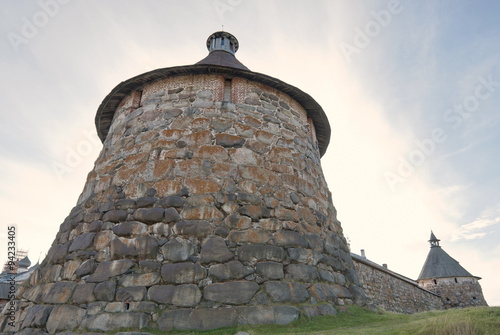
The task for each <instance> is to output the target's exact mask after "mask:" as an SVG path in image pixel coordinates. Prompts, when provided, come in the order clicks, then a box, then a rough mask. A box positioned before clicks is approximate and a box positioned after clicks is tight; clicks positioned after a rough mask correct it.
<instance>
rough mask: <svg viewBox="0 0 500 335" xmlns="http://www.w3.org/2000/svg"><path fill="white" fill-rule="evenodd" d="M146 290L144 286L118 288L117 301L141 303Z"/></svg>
mask: <svg viewBox="0 0 500 335" xmlns="http://www.w3.org/2000/svg"><path fill="white" fill-rule="evenodd" d="M146 293H147V290H146V288H145V287H144V286H133V287H120V288H118V289H117V290H116V300H118V301H127V302H128V301H141V300H143V299H144V298H145V297H146Z"/></svg>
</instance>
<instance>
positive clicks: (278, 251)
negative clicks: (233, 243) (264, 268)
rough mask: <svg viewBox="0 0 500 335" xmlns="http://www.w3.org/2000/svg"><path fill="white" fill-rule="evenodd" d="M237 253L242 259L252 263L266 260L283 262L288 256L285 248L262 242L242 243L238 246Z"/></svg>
mask: <svg viewBox="0 0 500 335" xmlns="http://www.w3.org/2000/svg"><path fill="white" fill-rule="evenodd" d="M237 254H238V258H239V260H240V261H243V262H250V263H254V262H258V261H264V260H267V261H275V262H282V261H283V260H284V259H285V256H286V252H285V250H284V249H283V248H280V247H276V246H273V245H262V244H247V245H242V246H241V247H239V248H238V251H237Z"/></svg>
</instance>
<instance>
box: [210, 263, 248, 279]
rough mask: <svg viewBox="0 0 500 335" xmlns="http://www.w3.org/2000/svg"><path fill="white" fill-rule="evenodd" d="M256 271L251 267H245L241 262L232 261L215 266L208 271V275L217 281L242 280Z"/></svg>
mask: <svg viewBox="0 0 500 335" xmlns="http://www.w3.org/2000/svg"><path fill="white" fill-rule="evenodd" d="M253 272H254V270H253V269H252V268H251V267H249V266H244V265H243V264H241V262H239V261H230V262H227V263H224V264H215V265H212V266H211V267H210V268H209V269H208V274H209V276H211V277H214V278H215V279H217V280H228V279H241V278H244V277H246V276H248V275H249V274H252V273H253Z"/></svg>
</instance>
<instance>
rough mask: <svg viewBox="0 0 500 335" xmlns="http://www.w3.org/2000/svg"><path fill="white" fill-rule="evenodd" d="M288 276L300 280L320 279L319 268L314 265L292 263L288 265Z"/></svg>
mask: <svg viewBox="0 0 500 335" xmlns="http://www.w3.org/2000/svg"><path fill="white" fill-rule="evenodd" d="M285 271H286V274H287V277H288V276H290V278H292V279H294V280H300V281H307V282H311V281H315V280H318V279H319V274H318V269H316V267H314V266H312V265H306V264H290V265H288V266H287V267H286V270H285Z"/></svg>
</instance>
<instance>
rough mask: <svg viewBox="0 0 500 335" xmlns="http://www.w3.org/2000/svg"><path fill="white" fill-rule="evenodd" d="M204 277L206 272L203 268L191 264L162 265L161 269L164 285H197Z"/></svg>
mask: <svg viewBox="0 0 500 335" xmlns="http://www.w3.org/2000/svg"><path fill="white" fill-rule="evenodd" d="M206 276H207V270H206V269H205V268H203V267H202V266H201V265H200V264H195V263H191V262H186V263H175V264H163V265H162V267H161V277H162V279H163V281H164V282H165V283H172V284H186V283H197V282H198V281H199V280H201V279H203V278H205V277H206Z"/></svg>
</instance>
